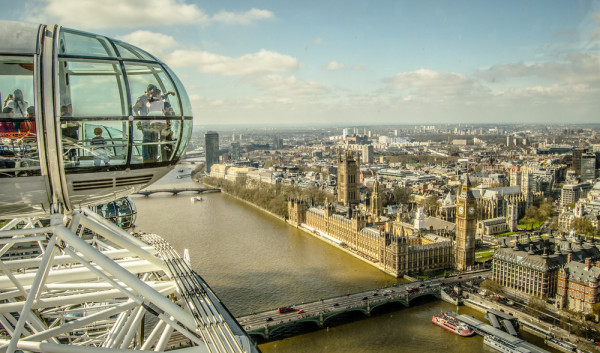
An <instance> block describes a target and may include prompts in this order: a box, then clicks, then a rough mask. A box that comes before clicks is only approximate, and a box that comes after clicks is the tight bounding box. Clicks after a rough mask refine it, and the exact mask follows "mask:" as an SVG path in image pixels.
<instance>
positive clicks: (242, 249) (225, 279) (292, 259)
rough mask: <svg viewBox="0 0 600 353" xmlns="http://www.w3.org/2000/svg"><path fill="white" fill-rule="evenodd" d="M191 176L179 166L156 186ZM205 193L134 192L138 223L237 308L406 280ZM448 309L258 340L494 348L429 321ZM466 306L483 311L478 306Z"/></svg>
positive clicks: (351, 352) (238, 311)
mask: <svg viewBox="0 0 600 353" xmlns="http://www.w3.org/2000/svg"><path fill="white" fill-rule="evenodd" d="M172 174H173V173H172ZM189 180H190V179H189V178H187V180H186V181H187V182H188V183H189ZM183 182H184V180H181V179H175V178H174V177H172V175H171V177H170V178H169V177H167V179H166V181H164V180H163V181H161V182H159V185H155V186H160V187H164V186H165V185H166V184H168V183H182V185H183ZM161 184H162V185H161ZM195 186H198V184H195ZM202 198H203V200H204V201H200V202H195V203H192V202H191V201H190V195H179V196H164V195H163V196H160V195H157V196H151V197H134V198H133V200H134V202H135V204H136V206H137V208H138V216H137V222H136V225H137V230H139V231H144V232H148V233H156V234H159V235H161V236H162V237H163V238H164V239H165V240H167V241H168V242H170V243H171V245H172V246H173V247H174V248H175V249H176V250H177V251H178V252H179V253H180V254H181V255H183V251H184V249H186V248H187V249H188V250H189V252H190V256H191V261H192V267H193V269H194V270H195V271H196V272H198V273H199V274H200V275H201V276H202V277H203V278H204V279H205V280H206V282H208V284H209V285H210V286H211V288H212V289H213V290H214V291H215V292H216V294H217V295H218V296H219V298H220V299H221V300H222V301H223V303H224V304H225V305H226V306H227V308H228V309H229V310H230V311H231V312H232V314H233V315H234V316H236V317H239V316H242V315H245V314H250V313H253V312H260V311H264V310H269V309H274V308H277V307H280V306H285V305H291V304H299V303H302V302H306V301H313V300H318V299H320V298H327V297H332V296H339V295H344V294H348V293H352V292H357V291H361V290H367V289H372V288H376V287H382V286H389V285H392V284H395V283H401V282H403V281H404V280H399V279H395V278H393V277H392V276H389V275H387V274H385V273H383V272H382V271H380V270H378V269H376V268H374V267H372V266H370V265H368V264H366V263H364V262H362V261H361V260H358V259H356V258H354V257H353V256H351V255H348V254H346V253H344V252H342V251H340V250H338V249H336V248H334V247H333V246H330V245H327V244H326V243H324V242H323V241H321V240H318V239H316V238H314V237H313V236H311V235H309V234H307V233H305V232H303V231H300V230H298V229H296V228H294V227H292V226H290V225H288V224H286V223H285V222H283V221H281V220H278V219H276V218H274V217H272V216H270V215H268V214H266V213H264V212H262V211H260V210H258V209H256V208H254V207H252V206H249V205H247V204H245V203H244V202H241V201H238V200H236V199H235V198H233V197H231V196H228V195H224V194H221V193H214V194H205V195H202ZM447 310H454V311H455V310H456V307H455V306H452V305H450V304H448V303H445V302H442V301H431V302H427V303H422V304H419V305H416V306H413V307H410V308H405V309H399V310H396V311H393V312H388V313H383V314H379V315H374V316H373V317H370V318H365V319H363V320H359V321H355V322H350V323H347V324H343V325H339V326H335V327H331V328H329V329H328V330H320V331H315V332H311V333H307V334H303V335H299V336H296V337H291V338H287V339H284V340H280V341H275V342H269V343H265V344H261V345H260V346H259V348H260V349H261V351H262V352H264V353H272V352H278V353H279V352H281V353H304V352H306V353H308V352H311V353H312V352H332V353H371V352H372V353H388V352H389V353H391V352H441V351H444V352H461V353H468V352H495V351H494V350H492V349H491V348H488V347H487V346H484V345H483V339H482V338H481V337H479V336H474V337H468V338H463V337H460V336H457V335H454V334H452V333H450V332H448V331H446V330H444V329H442V328H440V327H438V326H436V325H434V324H433V323H432V322H431V317H432V315H433V314H434V313H439V312H440V311H447ZM459 312H460V313H466V314H470V315H473V316H475V317H477V318H479V319H480V320H483V319H482V317H483V315H482V314H481V313H479V312H476V311H474V310H472V309H469V308H465V307H461V308H460V311H459ZM523 338H525V339H527V340H529V341H530V342H532V343H534V344H536V345H539V346H543V343H542V341H543V340H541V339H539V338H537V337H532V336H531V335H527V334H526V333H525V334H524V336H523ZM544 348H546V347H544ZM546 349H548V348H546ZM549 350H550V349H549Z"/></svg>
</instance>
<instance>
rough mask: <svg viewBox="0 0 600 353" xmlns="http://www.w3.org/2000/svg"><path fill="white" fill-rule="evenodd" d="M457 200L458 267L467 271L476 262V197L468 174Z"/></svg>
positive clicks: (456, 258) (456, 256) (456, 261)
mask: <svg viewBox="0 0 600 353" xmlns="http://www.w3.org/2000/svg"><path fill="white" fill-rule="evenodd" d="M461 189H462V190H461V192H460V195H459V196H458V200H457V202H456V249H455V250H456V253H455V264H456V269H457V270H459V271H465V270H467V269H468V268H469V267H471V266H473V264H474V263H475V227H476V225H475V197H474V196H473V192H472V191H471V181H470V180H469V175H468V174H467V175H466V177H465V180H464V182H463V185H462V188H461Z"/></svg>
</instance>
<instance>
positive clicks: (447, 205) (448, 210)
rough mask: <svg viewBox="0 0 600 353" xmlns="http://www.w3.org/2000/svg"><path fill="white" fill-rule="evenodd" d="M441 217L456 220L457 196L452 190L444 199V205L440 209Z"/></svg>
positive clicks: (451, 220)
mask: <svg viewBox="0 0 600 353" xmlns="http://www.w3.org/2000/svg"><path fill="white" fill-rule="evenodd" d="M438 214H439V215H440V218H441V219H443V220H444V221H447V222H452V223H454V222H456V198H455V197H454V195H453V194H452V192H451V191H450V192H448V194H447V195H446V197H445V198H444V200H442V205H441V206H440V209H439V211H438Z"/></svg>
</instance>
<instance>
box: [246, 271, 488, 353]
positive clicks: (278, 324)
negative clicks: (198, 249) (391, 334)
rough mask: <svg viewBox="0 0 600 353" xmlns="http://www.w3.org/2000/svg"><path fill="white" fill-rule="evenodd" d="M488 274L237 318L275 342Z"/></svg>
mask: <svg viewBox="0 0 600 353" xmlns="http://www.w3.org/2000/svg"><path fill="white" fill-rule="evenodd" d="M488 275H489V271H477V272H472V273H463V274H462V275H461V276H456V275H455V276H451V277H447V278H432V279H428V280H425V281H416V282H408V283H402V284H396V285H393V286H389V287H384V288H377V289H371V290H367V291H363V292H357V293H351V294H346V295H342V296H338V297H332V298H327V299H320V300H316V301H313V302H308V303H302V304H297V305H290V307H292V308H293V309H294V310H293V311H290V312H287V313H282V314H280V313H278V311H277V309H274V310H268V311H263V312H260V313H253V314H251V315H246V316H242V317H238V318H237V320H238V323H239V324H240V325H241V326H242V327H243V328H244V330H245V331H246V333H247V334H248V335H250V336H251V337H252V338H253V339H254V341H255V342H265V341H274V340H278V339H282V338H286V337H291V336H294V335H298V334H302V333H305V332H309V331H314V330H316V329H322V328H325V327H329V326H335V325H338V324H341V323H345V322H349V321H353V320H356V319H360V318H364V317H369V316H371V314H372V313H373V312H374V311H377V310H378V309H382V310H385V309H384V308H385V307H393V306H397V305H400V306H403V307H409V306H410V304H411V302H420V301H421V300H423V299H424V300H431V299H441V298H442V293H441V292H442V288H443V287H447V286H453V285H455V284H456V283H461V282H468V281H472V280H481V279H483V278H485V277H486V276H488ZM419 298H421V300H419Z"/></svg>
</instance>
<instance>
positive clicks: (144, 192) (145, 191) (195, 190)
mask: <svg viewBox="0 0 600 353" xmlns="http://www.w3.org/2000/svg"><path fill="white" fill-rule="evenodd" d="M209 192H221V189H218V188H205V187H192V188H168V189H165V188H163V189H159V188H153V189H142V190H139V191H137V192H136V193H135V194H137V195H144V196H150V195H152V194H159V193H166V194H171V195H178V194H180V193H192V194H194V193H195V194H203V193H209Z"/></svg>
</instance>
